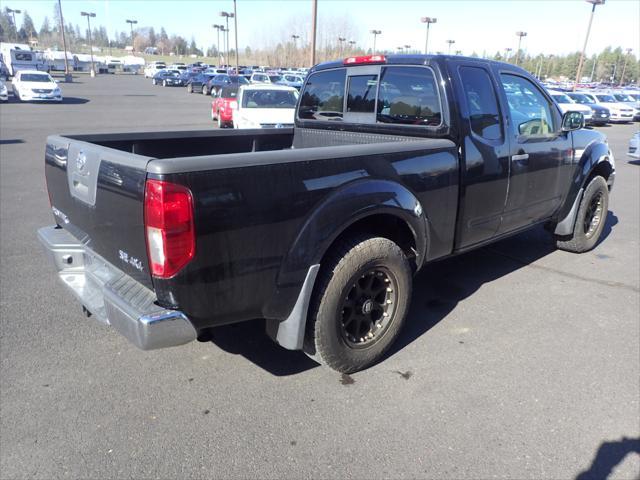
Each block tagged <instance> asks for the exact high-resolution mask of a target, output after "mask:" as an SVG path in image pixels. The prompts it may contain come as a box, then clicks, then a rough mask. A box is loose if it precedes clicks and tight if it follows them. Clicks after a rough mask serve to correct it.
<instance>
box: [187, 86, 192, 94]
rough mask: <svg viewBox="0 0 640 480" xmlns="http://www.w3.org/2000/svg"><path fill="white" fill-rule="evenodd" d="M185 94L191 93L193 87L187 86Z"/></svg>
mask: <svg viewBox="0 0 640 480" xmlns="http://www.w3.org/2000/svg"><path fill="white" fill-rule="evenodd" d="M187 93H193V85H191V84H189V85H187Z"/></svg>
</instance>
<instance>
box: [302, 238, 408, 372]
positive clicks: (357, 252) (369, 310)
mask: <svg viewBox="0 0 640 480" xmlns="http://www.w3.org/2000/svg"><path fill="white" fill-rule="evenodd" d="M411 288H412V270H411V266H410V265H409V262H408V261H407V258H406V256H405V254H404V252H403V251H402V250H401V249H400V247H399V246H398V245H396V244H395V243H394V242H392V241H391V240H389V239H386V238H382V237H357V238H352V239H348V240H346V241H343V242H342V243H341V244H339V245H338V246H337V247H335V248H334V249H333V251H332V252H331V253H330V254H329V255H328V259H327V260H325V261H323V265H322V267H321V271H320V274H319V276H318V279H317V280H316V287H315V289H314V295H313V297H312V301H311V305H310V307H309V316H308V322H307V328H306V331H305V342H304V351H305V353H306V354H307V355H309V356H310V357H311V358H313V359H314V360H316V361H318V362H320V363H323V364H325V365H327V366H329V367H331V368H332V369H334V370H337V371H339V372H342V373H352V372H357V371H359V370H362V369H364V368H367V367H369V366H371V365H372V364H374V363H375V362H377V361H379V360H380V359H381V358H382V356H383V355H384V353H385V352H386V351H387V349H388V348H389V347H390V346H391V344H392V343H393V342H394V341H395V340H396V338H397V337H398V334H399V332H400V329H401V328H402V325H403V324H404V321H405V318H406V316H407V311H408V308H409V302H410V299H411Z"/></svg>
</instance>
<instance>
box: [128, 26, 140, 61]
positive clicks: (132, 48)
mask: <svg viewBox="0 0 640 480" xmlns="http://www.w3.org/2000/svg"><path fill="white" fill-rule="evenodd" d="M127 23H128V24H129V25H130V26H131V53H134V52H135V51H136V49H135V48H134V47H133V26H134V25H135V24H136V23H138V21H137V20H127Z"/></svg>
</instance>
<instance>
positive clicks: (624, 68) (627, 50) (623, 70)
mask: <svg viewBox="0 0 640 480" xmlns="http://www.w3.org/2000/svg"><path fill="white" fill-rule="evenodd" d="M625 51H626V52H627V54H626V55H625V57H624V66H623V67H622V75H620V83H619V85H622V84H623V83H624V73H625V72H626V70H627V60H629V55H631V52H633V49H632V48H627V49H626V50H625Z"/></svg>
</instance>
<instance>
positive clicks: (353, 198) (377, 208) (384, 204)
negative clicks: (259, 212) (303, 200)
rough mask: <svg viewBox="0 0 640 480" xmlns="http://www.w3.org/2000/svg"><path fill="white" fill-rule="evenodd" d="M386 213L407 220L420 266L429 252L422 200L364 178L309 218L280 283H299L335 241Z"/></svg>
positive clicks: (339, 191)
mask: <svg viewBox="0 0 640 480" xmlns="http://www.w3.org/2000/svg"><path fill="white" fill-rule="evenodd" d="M379 214H386V215H392V216H394V217H396V218H398V219H400V220H402V221H404V222H405V223H406V224H407V226H408V227H409V229H410V230H411V233H412V234H413V238H414V243H415V254H416V265H417V266H418V268H419V267H420V266H421V265H422V263H423V262H424V258H426V253H427V245H428V242H427V239H428V231H427V222H426V217H425V213H424V210H423V208H422V205H421V204H420V202H419V201H418V199H417V198H416V197H415V196H414V195H413V193H411V192H410V191H409V190H408V189H407V188H405V187H404V186H402V185H400V184H399V183H396V182H392V181H388V180H373V179H367V180H361V181H358V182H353V183H349V184H347V185H344V186H343V187H341V188H339V189H337V190H335V191H334V192H332V193H331V194H330V195H329V196H328V197H327V198H325V199H324V200H323V201H322V202H321V203H320V204H319V205H318V206H317V207H316V208H315V209H314V211H313V212H312V213H311V215H310V216H309V217H308V218H307V220H306V221H305V223H304V225H303V226H302V229H301V230H300V233H299V234H298V235H297V237H296V238H295V240H294V242H293V244H292V245H291V247H290V248H289V251H288V253H287V255H286V257H285V258H284V261H283V262H282V266H281V269H280V272H279V275H278V284H279V285H287V284H290V283H292V282H295V283H298V282H300V281H302V280H303V279H304V276H305V275H306V273H307V270H308V269H309V266H311V265H316V264H319V263H320V261H321V259H322V257H323V256H324V254H325V253H326V252H327V249H328V248H329V247H330V246H331V244H332V243H333V242H334V240H335V239H336V238H337V237H338V236H339V235H340V234H341V233H342V232H344V231H345V230H346V229H347V228H349V226H351V225H353V224H354V223H355V222H357V221H359V220H362V219H364V218H366V217H369V216H373V215H379Z"/></svg>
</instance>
